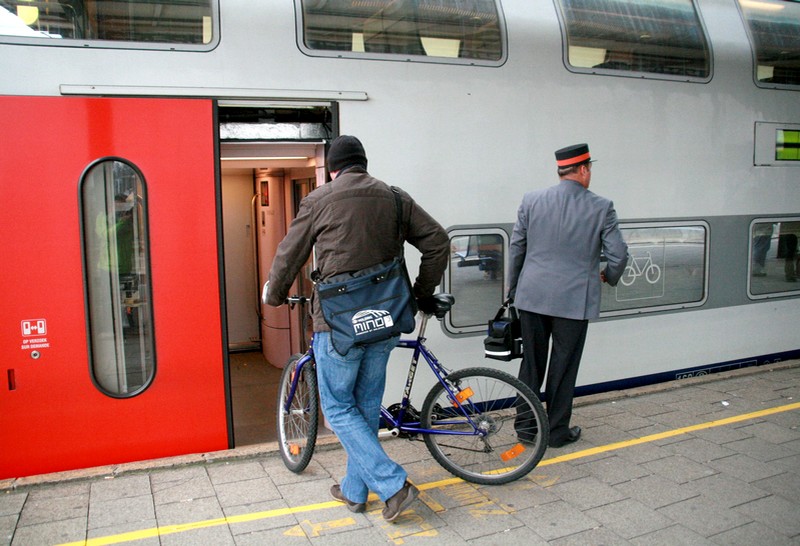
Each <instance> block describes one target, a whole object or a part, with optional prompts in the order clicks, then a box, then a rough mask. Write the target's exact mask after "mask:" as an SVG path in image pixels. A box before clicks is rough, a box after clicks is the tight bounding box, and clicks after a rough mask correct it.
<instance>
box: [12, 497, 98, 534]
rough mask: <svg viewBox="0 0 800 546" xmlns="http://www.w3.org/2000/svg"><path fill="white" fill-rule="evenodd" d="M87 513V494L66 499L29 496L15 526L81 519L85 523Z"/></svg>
mask: <svg viewBox="0 0 800 546" xmlns="http://www.w3.org/2000/svg"><path fill="white" fill-rule="evenodd" d="M88 513H89V494H88V493H81V494H79V495H70V496H67V497H49V496H47V497H44V498H36V497H35V496H34V495H32V496H30V497H29V498H28V500H27V501H26V502H25V506H23V507H22V513H21V514H20V516H19V521H18V522H17V525H19V526H21V527H23V526H26V525H36V524H39V523H48V522H52V521H61V520H74V519H81V520H82V521H84V522H85V521H86V517H87V515H88Z"/></svg>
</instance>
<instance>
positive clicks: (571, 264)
mask: <svg viewBox="0 0 800 546" xmlns="http://www.w3.org/2000/svg"><path fill="white" fill-rule="evenodd" d="M555 155H556V164H557V166H558V176H559V178H560V182H559V183H558V184H557V185H555V186H551V187H549V188H545V189H542V190H536V191H532V192H529V193H526V194H525V196H524V197H523V198H522V203H521V204H520V206H519V210H518V211H517V221H516V224H515V226H514V232H513V234H512V236H511V250H510V263H511V267H510V278H509V286H510V289H509V293H508V297H509V299H511V300H513V301H514V305H515V306H516V308H517V310H518V311H519V315H520V323H521V326H522V344H523V354H524V356H523V359H522V364H521V366H520V371H519V378H520V379H521V380H522V381H524V382H525V383H526V384H527V385H528V386H530V387H531V388H532V389H533V391H534V392H536V393H538V392H539V391H540V389H541V386H542V382H543V381H544V378H545V372H547V385H546V389H545V401H546V404H547V416H548V418H549V421H550V443H549V445H550V447H562V446H564V445H565V444H568V443H571V442H575V441H576V440H577V439H578V438H579V437H580V434H581V429H580V427H578V426H575V427H570V417H571V416H572V398H573V391H574V389H575V381H576V379H577V377H578V367H579V365H580V361H581V354H582V353H583V346H584V342H585V341H586V330H587V326H588V322H589V320H590V319H594V318H597V317H598V316H599V315H600V283H601V281H602V282H607V283H609V284H610V285H612V286H614V285H616V284H617V281H618V280H619V278H620V277H621V276H622V272H623V271H624V270H625V266H626V264H627V261H628V246H627V245H626V244H625V241H623V239H622V234H621V233H620V230H619V224H618V221H617V213H616V212H615V210H614V204H613V203H612V202H611V201H610V200H608V199H606V198H604V197H600V196H599V195H596V194H595V193H593V192H591V191H589V182H590V181H591V179H592V159H591V156H590V155H589V146H588V145H587V144H576V145H574V146H569V147H567V148H562V149H560V150H558V151H556V153H555ZM601 252H602V253H603V254H604V255H605V258H606V260H607V263H606V267H605V268H604V269H603V271H602V272H601V271H600V254H601ZM551 339H552V349H551V350H549V351H548V349H549V347H550V342H551ZM548 353H549V359H548ZM548 360H549V370H548ZM518 425H519V426H518V430H525V429H524V424H520V423H518ZM520 439H521V440H531V438H520Z"/></svg>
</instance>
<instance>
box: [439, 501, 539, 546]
mask: <svg viewBox="0 0 800 546" xmlns="http://www.w3.org/2000/svg"><path fill="white" fill-rule="evenodd" d="M439 517H440V518H442V520H443V521H444V522H445V523H446V524H447V526H448V527H450V528H451V529H452V530H453V531H455V532H456V533H457V534H458V535H459V536H461V537H463V538H464V539H465V540H471V539H475V538H479V537H483V536H487V535H495V534H497V533H500V532H503V531H505V530H507V529H514V528H516V527H521V526H522V525H523V523H522V522H521V521H520V520H518V519H517V518H515V517H514V516H513V515H512V514H509V513H508V512H507V511H506V510H505V509H504V508H503V507H502V506H501V505H499V504H495V503H493V502H483V503H480V504H472V505H469V506H460V507H458V508H453V509H450V510H446V511H445V512H442V513H440V514H439Z"/></svg>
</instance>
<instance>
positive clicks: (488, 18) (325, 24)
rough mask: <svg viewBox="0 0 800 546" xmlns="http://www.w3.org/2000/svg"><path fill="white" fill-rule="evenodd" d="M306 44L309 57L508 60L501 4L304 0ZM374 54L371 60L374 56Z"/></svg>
mask: <svg viewBox="0 0 800 546" xmlns="http://www.w3.org/2000/svg"><path fill="white" fill-rule="evenodd" d="M300 3H301V5H302V29H301V31H302V32H301V35H302V37H303V38H302V43H303V45H304V46H305V47H306V48H308V49H309V50H311V51H309V53H313V52H315V51H316V52H319V51H326V50H327V51H336V52H340V53H341V52H348V53H356V54H359V56H373V57H375V58H387V57H386V56H387V55H403V56H413V57H417V58H418V60H427V59H439V60H440V61H441V60H445V59H470V60H477V61H488V62H491V64H496V63H495V62H497V61H500V60H501V59H502V57H503V47H502V33H501V28H500V17H499V13H498V7H497V4H496V0H460V1H458V2H453V1H452V0H408V1H397V0H373V1H370V2H351V1H350V0H301V2H300ZM371 54H372V55H371Z"/></svg>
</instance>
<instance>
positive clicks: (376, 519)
mask: <svg viewBox="0 0 800 546" xmlns="http://www.w3.org/2000/svg"><path fill="white" fill-rule="evenodd" d="M573 424H576V425H580V426H581V427H582V428H583V434H582V436H581V438H580V440H578V441H577V442H575V443H574V444H571V445H569V446H567V447H563V448H560V449H549V450H548V451H547V453H545V456H544V459H543V460H542V461H541V463H540V464H539V466H538V467H537V468H535V469H534V470H533V471H532V472H531V473H530V474H529V475H527V476H526V477H524V478H522V479H519V480H517V481H515V482H512V483H509V484H506V485H495V486H484V485H475V484H472V483H469V482H465V481H462V480H460V479H458V478H454V477H453V476H452V475H450V474H449V473H447V472H446V471H445V470H443V469H442V468H441V467H440V466H439V465H438V464H437V463H436V462H435V460H434V459H433V458H432V457H431V456H430V454H429V453H428V451H427V450H426V448H425V444H424V443H423V442H419V441H409V440H404V439H389V440H385V441H384V443H383V445H384V447H385V449H386V451H387V452H388V453H389V454H390V455H391V456H392V457H393V458H394V459H395V460H396V461H398V462H399V463H401V464H402V465H403V467H404V468H405V469H406V470H407V471H408V474H409V478H410V480H411V481H413V482H414V483H415V484H416V485H417V486H418V487H419V489H420V490H421V494H420V497H419V499H418V500H417V501H415V502H414V503H413V504H411V505H410V506H409V507H408V508H407V510H406V511H404V512H403V514H402V515H401V516H400V517H399V518H398V519H397V520H396V521H395V523H393V524H392V523H387V522H385V521H384V519H383V518H382V515H381V510H382V508H383V503H382V502H380V501H379V500H378V499H376V498H372V497H371V498H370V500H369V502H368V504H367V511H366V512H364V513H358V514H356V513H351V512H350V511H348V510H347V509H346V507H345V506H344V505H343V504H340V503H339V502H336V501H334V500H332V499H331V497H330V494H329V489H330V487H331V485H333V484H334V483H337V482H338V480H339V479H340V478H341V476H342V472H343V470H344V465H345V460H346V457H345V454H344V452H343V451H342V449H341V447H340V446H339V444H338V442H337V441H336V439H335V437H334V436H332V435H330V436H328V437H326V438H323V440H322V442H321V445H320V446H319V448H318V451H317V452H316V453H315V454H314V458H313V459H312V461H311V464H310V465H309V467H308V468H307V469H306V470H305V472H303V473H302V474H299V475H298V474H293V473H292V472H289V471H288V470H287V469H286V468H285V467H284V465H283V463H282V461H281V457H280V455H279V454H278V453H277V451H276V445H275V443H274V442H266V443H260V444H254V445H250V446H245V447H241V448H236V449H233V450H228V451H225V452H219V453H211V454H203V455H196V456H185V457H178V458H173V459H163V460H159V461H150V462H145V463H136V464H129V465H120V466H117V467H113V468H102V469H88V470H85V471H81V472H66V473H60V474H53V475H46V476H33V477H30V478H22V479H17V480H6V481H0V546H2V545H11V546H23V545H24V546H37V545H53V544H74V545H79V544H80V545H89V544H136V545H147V546H156V545H159V546H161V545H198V546H199V545H208V544H214V545H238V546H250V545H266V544H282V545H284V544H285V545H288V544H306V545H309V544H311V545H336V544H342V545H349V544H365V545H366V544H429V545H431V546H439V545H459V544H470V545H489V544H503V545H512V544H525V545H526V546H527V545H534V546H535V545H540V544H550V545H559V546H561V545H570V544H575V545H578V544H580V545H584V544H608V545H616V544H647V545H652V544H664V545H674V544H691V545H726V546H727V545H737V544H741V545H748V546H749V545H752V544H758V545H784V544H786V545H790V544H793V545H798V544H800V518H798V514H800V360H794V361H789V362H784V363H779V364H772V365H768V366H762V367H759V368H747V369H743V370H735V371H731V372H724V373H719V374H715V375H710V376H705V377H701V378H692V379H688V380H681V381H676V382H672V383H667V384H662V385H657V386H653V387H645V388H639V389H634V390H632V391H622V392H616V393H606V394H603V395H596V396H591V397H583V398H580V399H577V400H576V406H575V411H574V414H573Z"/></svg>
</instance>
